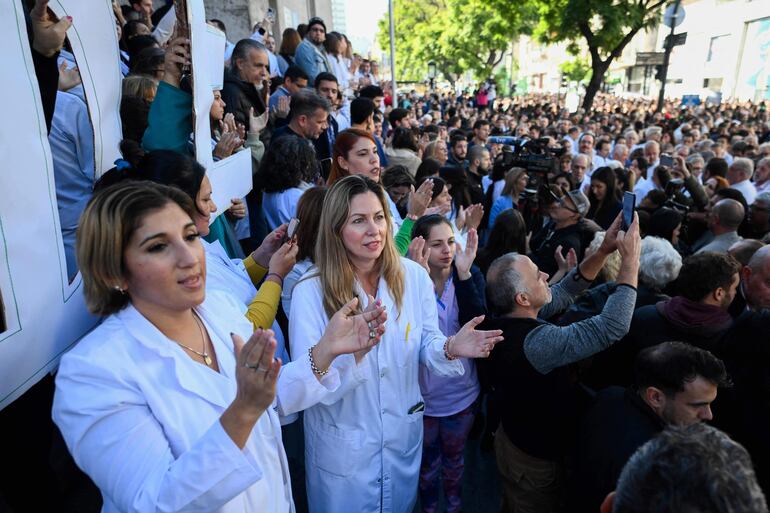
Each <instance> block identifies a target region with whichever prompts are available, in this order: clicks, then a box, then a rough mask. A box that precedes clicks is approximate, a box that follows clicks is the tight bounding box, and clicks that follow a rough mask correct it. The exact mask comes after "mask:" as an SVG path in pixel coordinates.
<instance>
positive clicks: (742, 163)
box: [727, 157, 757, 205]
mask: <svg viewBox="0 0 770 513" xmlns="http://www.w3.org/2000/svg"><path fill="white" fill-rule="evenodd" d="M753 175H754V161H753V160H751V159H749V158H746V157H735V159H733V163H732V164H730V167H729V168H727V181H728V182H730V187H732V188H733V189H737V190H739V191H741V193H743V197H744V198H746V203H748V204H749V205H751V204H752V203H754V200H755V199H756V197H757V189H756V187H754V184H753V183H751V177H752V176H753Z"/></svg>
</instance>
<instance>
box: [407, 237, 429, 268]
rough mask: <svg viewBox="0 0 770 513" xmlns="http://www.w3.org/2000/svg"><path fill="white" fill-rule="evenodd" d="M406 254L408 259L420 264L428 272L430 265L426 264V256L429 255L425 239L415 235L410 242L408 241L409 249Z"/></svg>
mask: <svg viewBox="0 0 770 513" xmlns="http://www.w3.org/2000/svg"><path fill="white" fill-rule="evenodd" d="M407 256H408V257H409V259H410V260H414V261H415V262H417V263H418V264H420V265H421V266H422V267H423V268H424V269H425V270H426V271H428V273H430V267H429V266H428V258H429V257H430V246H428V245H426V244H425V239H423V238H422V237H415V238H414V239H412V242H410V243H409V250H408V252H407Z"/></svg>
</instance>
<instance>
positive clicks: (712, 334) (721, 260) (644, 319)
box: [623, 252, 741, 357]
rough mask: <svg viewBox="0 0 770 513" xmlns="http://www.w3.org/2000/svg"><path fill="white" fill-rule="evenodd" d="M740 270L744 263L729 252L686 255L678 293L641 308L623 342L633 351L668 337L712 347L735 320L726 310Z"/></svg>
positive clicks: (678, 282) (668, 338)
mask: <svg viewBox="0 0 770 513" xmlns="http://www.w3.org/2000/svg"><path fill="white" fill-rule="evenodd" d="M740 270H741V264H740V263H738V261H737V260H735V259H734V258H733V257H731V256H729V255H726V254H720V253H711V252H704V253H699V254H697V255H692V256H690V257H688V258H686V259H685V261H684V263H683V264H682V269H681V270H680V271H679V278H677V281H676V290H677V292H679V295H677V296H674V297H673V298H671V299H669V300H666V301H661V302H659V303H658V304H656V305H649V306H643V307H642V308H639V309H638V310H637V311H636V313H634V319H633V321H631V329H630V330H629V332H628V336H627V337H626V340H624V341H623V344H624V345H628V346H629V349H630V350H632V351H633V355H635V354H636V353H638V352H639V351H640V350H641V349H643V348H645V347H650V346H654V345H657V344H660V343H661V342H665V341H668V340H679V341H681V342H687V343H689V344H692V345H694V346H698V347H701V348H703V349H708V350H713V349H714V346H715V345H716V343H717V342H718V341H719V339H720V338H721V337H722V335H724V333H725V332H726V331H727V329H728V328H729V327H730V324H731V323H732V318H731V317H730V314H729V313H728V311H727V310H728V308H730V304H731V303H732V301H733V298H734V297H735V293H736V290H737V289H738V284H739V283H740V277H739V274H738V273H739V271H740ZM633 355H632V357H633Z"/></svg>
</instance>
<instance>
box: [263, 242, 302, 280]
mask: <svg viewBox="0 0 770 513" xmlns="http://www.w3.org/2000/svg"><path fill="white" fill-rule="evenodd" d="M297 251H299V246H297V244H295V243H294V242H293V241H289V242H286V243H285V244H283V245H282V246H281V247H280V248H278V251H276V252H275V253H273V256H271V257H270V264H269V265H268V272H270V273H274V274H277V275H278V276H280V277H281V278H285V277H286V275H287V274H289V271H291V269H292V267H294V264H296V263H297Z"/></svg>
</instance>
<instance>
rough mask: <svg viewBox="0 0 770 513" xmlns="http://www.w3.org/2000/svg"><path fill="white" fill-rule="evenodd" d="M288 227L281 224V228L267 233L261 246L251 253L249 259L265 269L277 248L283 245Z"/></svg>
mask: <svg viewBox="0 0 770 513" xmlns="http://www.w3.org/2000/svg"><path fill="white" fill-rule="evenodd" d="M288 227H289V225H287V224H286V223H283V224H282V225H281V226H279V227H278V228H276V229H275V230H273V231H272V232H270V233H268V234H267V236H265V238H264V239H263V240H262V244H260V245H259V247H258V248H257V249H255V250H254V251H253V252H252V253H251V258H253V259H254V261H255V262H256V263H258V264H259V265H261V266H262V267H267V266H268V265H269V262H270V257H272V256H273V253H275V252H276V251H278V248H280V247H281V244H283V239H284V237H286V230H287V229H288Z"/></svg>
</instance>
